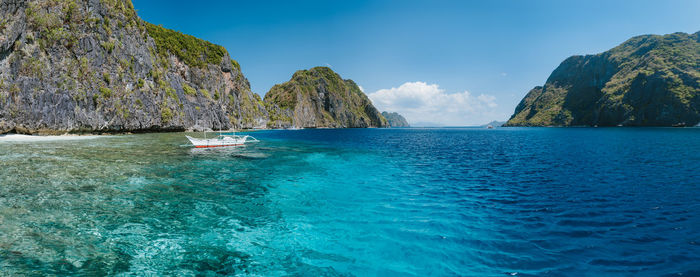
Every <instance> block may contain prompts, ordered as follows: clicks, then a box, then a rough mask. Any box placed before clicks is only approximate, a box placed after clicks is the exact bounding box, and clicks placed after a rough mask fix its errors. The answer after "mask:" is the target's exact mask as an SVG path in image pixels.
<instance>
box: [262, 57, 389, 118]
mask: <svg viewBox="0 0 700 277" xmlns="http://www.w3.org/2000/svg"><path fill="white" fill-rule="evenodd" d="M265 105H266V107H267V110H268V112H269V114H270V121H269V122H268V126H269V127H271V128H289V127H300V128H365V127H387V126H388V124H387V121H386V119H385V118H384V117H383V116H382V115H381V114H380V113H379V111H377V109H376V108H375V107H374V106H373V105H372V102H371V101H370V100H369V98H367V96H366V95H365V94H364V93H363V92H362V91H361V90H360V88H359V87H358V86H357V84H355V82H353V81H352V80H343V79H342V78H341V77H340V75H338V74H337V73H335V72H333V71H332V70H331V69H330V68H328V67H314V68H312V69H309V70H299V71H297V72H296V73H294V76H292V79H291V80H289V81H288V82H286V83H283V84H278V85H275V86H274V87H272V89H270V91H269V92H268V93H267V94H265Z"/></svg>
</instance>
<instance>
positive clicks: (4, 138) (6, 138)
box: [0, 134, 104, 142]
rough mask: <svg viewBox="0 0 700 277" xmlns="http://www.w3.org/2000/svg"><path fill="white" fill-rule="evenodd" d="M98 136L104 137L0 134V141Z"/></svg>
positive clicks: (77, 138)
mask: <svg viewBox="0 0 700 277" xmlns="http://www.w3.org/2000/svg"><path fill="white" fill-rule="evenodd" d="M98 137H104V136H77V135H63V136H30V135H18V134H6V135H0V142H33V141H61V140H83V139H96V138H98Z"/></svg>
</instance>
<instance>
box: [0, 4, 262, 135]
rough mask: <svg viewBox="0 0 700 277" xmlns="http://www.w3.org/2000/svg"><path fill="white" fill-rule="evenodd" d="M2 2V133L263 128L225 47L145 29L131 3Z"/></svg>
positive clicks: (259, 110) (256, 106)
mask: <svg viewBox="0 0 700 277" xmlns="http://www.w3.org/2000/svg"><path fill="white" fill-rule="evenodd" d="M0 2H1V3H2V4H1V5H0V133H6V132H25V133H45V132H50V133H65V132H124V131H145V130H148V131H156V130H187V129H198V130H201V129H222V128H223V129H226V128H253V127H262V126H265V124H266V122H267V113H266V111H265V109H264V106H263V104H262V103H261V101H257V100H256V98H255V96H253V93H252V92H251V90H250V84H249V83H248V81H247V80H246V78H245V76H243V73H242V72H241V69H240V65H238V63H237V62H236V61H234V60H233V59H231V58H230V57H229V55H228V52H227V51H226V50H225V49H224V48H223V47H221V46H218V45H215V44H212V43H210V42H207V41H204V40H201V39H198V38H195V37H193V36H189V35H185V34H182V33H179V32H177V31H173V30H168V29H166V28H163V27H160V26H156V25H153V24H150V23H147V22H144V21H143V20H141V19H140V18H139V17H138V16H137V14H136V11H135V10H134V7H133V5H132V3H131V1H129V0H95V1H77V0H61V1H56V0H33V1H24V0H6V1H0ZM9 100H12V101H9Z"/></svg>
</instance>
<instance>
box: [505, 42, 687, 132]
mask: <svg viewBox="0 0 700 277" xmlns="http://www.w3.org/2000/svg"><path fill="white" fill-rule="evenodd" d="M699 92H700V32H696V33H694V34H686V33H674V34H669V35H664V36H659V35H644V36H638V37H634V38H631V39H629V40H627V41H626V42H624V43H622V44H621V45H619V46H617V47H615V48H613V49H610V50H609V51H606V52H603V53H600V54H596V55H586V56H573V57H570V58H568V59H566V60H565V61H564V62H562V63H561V64H560V65H559V67H557V69H555V70H554V72H552V74H551V75H550V76H549V78H548V79H547V82H546V83H545V84H544V86H541V87H539V86H538V87H535V88H533V89H532V90H531V91H530V92H529V93H528V94H527V95H526V96H525V98H524V99H523V100H522V101H521V102H520V104H518V106H517V107H516V108H515V113H514V114H513V116H512V117H511V118H510V120H508V122H507V123H506V124H505V125H504V126H695V125H697V124H698V123H699V122H700V94H699Z"/></svg>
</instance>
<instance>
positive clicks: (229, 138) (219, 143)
mask: <svg viewBox="0 0 700 277" xmlns="http://www.w3.org/2000/svg"><path fill="white" fill-rule="evenodd" d="M185 137H187V139H188V140H189V141H190V142H191V143H192V145H194V147H196V148H211V147H226V146H241V145H244V144H245V143H246V142H258V140H257V139H255V138H254V137H252V136H248V135H245V136H239V135H236V134H233V135H225V134H222V133H219V135H218V136H217V137H215V138H210V139H207V133H206V132H205V133H204V138H203V139H200V138H193V137H190V136H185Z"/></svg>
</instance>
